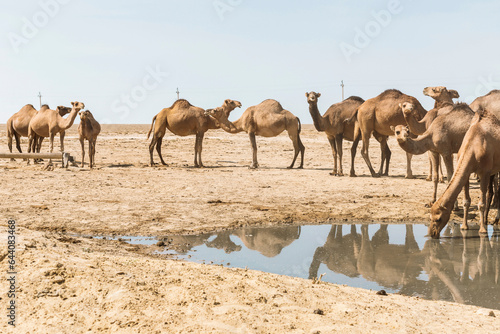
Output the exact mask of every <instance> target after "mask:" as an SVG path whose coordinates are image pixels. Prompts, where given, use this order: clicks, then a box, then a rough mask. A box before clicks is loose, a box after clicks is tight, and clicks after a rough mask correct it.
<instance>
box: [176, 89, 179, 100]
mask: <svg viewBox="0 0 500 334" xmlns="http://www.w3.org/2000/svg"><path fill="white" fill-rule="evenodd" d="M176 93H177V100H178V99H179V87H177V91H176Z"/></svg>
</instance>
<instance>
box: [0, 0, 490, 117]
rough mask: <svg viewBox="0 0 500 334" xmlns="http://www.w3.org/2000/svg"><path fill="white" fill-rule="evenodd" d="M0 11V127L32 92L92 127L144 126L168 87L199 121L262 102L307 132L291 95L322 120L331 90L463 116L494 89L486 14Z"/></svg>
mask: <svg viewBox="0 0 500 334" xmlns="http://www.w3.org/2000/svg"><path fill="white" fill-rule="evenodd" d="M1 1H2V5H3V6H2V11H1V12H0V33H1V36H2V37H1V38H0V50H1V51H0V91H1V93H0V103H1V105H2V109H1V110H0V123H5V122H6V121H7V119H8V118H9V117H10V116H11V115H12V114H13V113H15V112H16V111H18V110H19V109H20V108H21V107H22V106H23V105H25V104H27V103H32V104H34V105H35V106H36V107H38V105H39V103H38V97H37V95H38V92H39V91H41V92H42V95H43V98H42V102H43V103H48V104H49V105H50V106H51V107H53V108H55V107H56V106H57V105H67V106H69V105H70V102H71V101H75V100H77V101H83V102H84V103H85V105H86V106H87V108H88V109H89V110H91V111H92V112H93V113H94V114H95V116H96V118H97V119H98V120H101V121H102V122H106V123H150V122H151V119H152V117H153V116H154V115H155V114H156V113H158V112H159V111H160V110H161V109H162V108H163V107H168V106H170V105H171V104H172V103H173V101H174V100H175V99H176V94H175V90H176V88H177V87H179V90H180V96H181V97H182V98H186V99H188V100H189V101H190V102H191V103H192V104H194V105H197V106H200V107H202V108H212V107H215V106H218V105H220V104H221V103H222V102H223V100H224V99H226V98H231V99H236V100H239V101H241V102H242V104H243V108H242V109H243V110H244V109H245V108H247V107H249V106H251V105H255V104H258V103H259V102H261V101H262V100H264V99H267V98H274V99H277V100H279V101H280V102H281V103H282V105H283V106H284V107H285V108H286V109H288V110H290V111H291V112H293V113H294V114H296V115H297V116H299V117H300V118H301V120H302V122H303V123H312V120H311V118H310V115H309V113H308V104H307V102H306V98H305V96H304V93H305V92H306V91H311V90H314V91H319V92H321V93H322V97H321V98H320V100H319V107H320V111H322V112H324V111H326V109H327V108H328V106H330V105H331V104H332V103H335V102H339V101H340V100H341V89H340V80H344V83H345V85H346V86H345V95H346V97H347V96H349V95H359V96H361V97H363V98H364V99H368V98H371V97H374V96H376V95H378V94H379V93H380V92H382V91H383V90H385V89H388V88H397V89H400V90H401V91H403V92H405V93H407V94H411V95H413V96H415V97H416V98H417V99H419V100H420V101H421V102H422V104H423V105H424V106H425V107H427V108H430V107H431V106H432V102H433V101H432V100H431V99H430V98H429V97H426V96H424V95H423V94H422V89H423V88H424V87H426V86H437V85H443V86H447V87H449V88H453V89H456V90H458V92H459V93H460V95H461V99H460V100H462V101H465V102H471V101H472V100H473V99H474V98H475V97H476V96H478V95H483V94H485V93H487V92H488V91H489V90H491V89H493V88H499V89H500V61H499V59H500V43H499V42H500V25H499V24H498V14H499V13H500V2H499V1H486V0H485V1H474V2H471V1H439V2H438V3H436V1H427V0H424V1H411V0H401V1H397V0H390V1H363V2H361V1H359V2H355V1H343V0H340V1H326V0H312V1H311V0H310V1H291V0H287V1H285V0H277V1H271V0H215V1H213V0H191V1H188V0H179V1H151V0H150V1H144V0H143V1H133V0H122V1H117V0H110V1H94V0H87V1H83V0H36V1H32V0H24V1H22V2H21V1H18V2H11V1H9V2H7V1H4V0H1ZM54 3H57V4H58V6H57V7H54ZM44 4H49V5H48V6H47V5H44ZM217 6H218V7H217ZM223 10H225V11H223ZM391 11H392V13H391ZM377 16H378V21H377V18H376V17H377ZM27 22H28V23H27ZM30 25H33V26H32V28H33V27H35V29H36V30H35V31H33V30H30V29H29V26H30ZM360 31H361V32H362V33H363V34H367V35H366V36H364V37H365V38H364V39H363V36H362V37H360V33H359V32H360ZM346 45H347V46H348V48H350V50H353V49H354V48H355V49H356V52H354V53H352V54H351V55H350V56H348V57H346V55H345V54H344V52H343V51H342V46H343V47H344V49H345V48H346ZM151 72H156V74H155V76H151V74H150V73H151ZM241 112H242V110H237V111H235V112H234V115H233V118H234V117H238V116H239V115H240V114H241Z"/></svg>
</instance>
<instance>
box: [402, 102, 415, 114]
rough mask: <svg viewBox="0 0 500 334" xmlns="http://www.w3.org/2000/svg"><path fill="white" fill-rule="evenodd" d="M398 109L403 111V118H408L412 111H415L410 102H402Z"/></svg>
mask: <svg viewBox="0 0 500 334" xmlns="http://www.w3.org/2000/svg"><path fill="white" fill-rule="evenodd" d="M399 107H400V108H401V110H402V111H403V114H404V115H405V116H410V115H411V113H412V111H413V110H415V106H414V105H413V103H410V102H403V103H400V104H399Z"/></svg>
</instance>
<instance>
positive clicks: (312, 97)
mask: <svg viewBox="0 0 500 334" xmlns="http://www.w3.org/2000/svg"><path fill="white" fill-rule="evenodd" d="M320 96H321V93H315V92H310V93H306V97H307V103H317V102H318V97H320Z"/></svg>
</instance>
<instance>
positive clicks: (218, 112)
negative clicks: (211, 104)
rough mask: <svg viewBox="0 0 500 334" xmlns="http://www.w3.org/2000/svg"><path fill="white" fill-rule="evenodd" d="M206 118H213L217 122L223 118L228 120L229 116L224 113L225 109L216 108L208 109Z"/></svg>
mask: <svg viewBox="0 0 500 334" xmlns="http://www.w3.org/2000/svg"><path fill="white" fill-rule="evenodd" d="M205 116H210V117H213V118H215V119H216V120H220V119H221V118H223V117H226V118H227V115H226V113H225V112H224V108H223V107H215V108H213V109H207V110H205Z"/></svg>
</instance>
